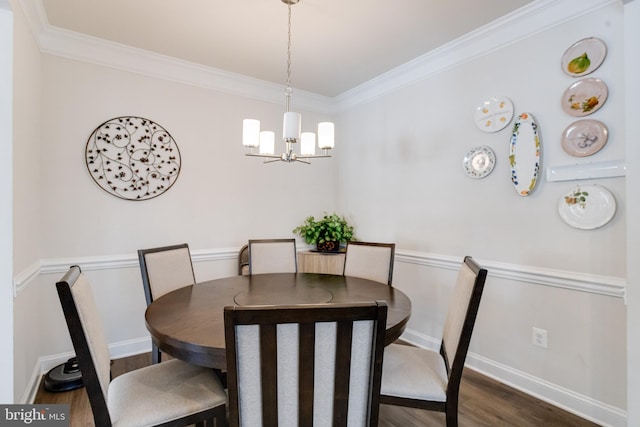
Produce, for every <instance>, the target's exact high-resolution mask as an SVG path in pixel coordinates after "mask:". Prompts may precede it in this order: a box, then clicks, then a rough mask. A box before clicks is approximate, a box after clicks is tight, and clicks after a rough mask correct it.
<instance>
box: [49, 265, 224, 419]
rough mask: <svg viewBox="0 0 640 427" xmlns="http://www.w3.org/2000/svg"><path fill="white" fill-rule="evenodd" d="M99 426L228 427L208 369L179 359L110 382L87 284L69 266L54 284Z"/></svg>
mask: <svg viewBox="0 0 640 427" xmlns="http://www.w3.org/2000/svg"><path fill="white" fill-rule="evenodd" d="M56 288H57V291H58V296H59V298H60V303H61V305H62V310H63V312H64V317H65V320H66V323H67V327H68V329H69V334H70V335H71V341H72V343H73V348H74V350H75V352H76V357H77V359H78V365H79V368H80V371H81V372H82V381H83V384H84V386H85V389H86V391H87V395H88V397H89V403H90V405H91V410H92V412H93V418H94V422H95V425H96V426H97V427H108V426H130V427H134V426H140V427H142V426H158V425H162V426H169V425H171V426H186V425H190V424H194V423H195V424H198V425H204V423H205V421H209V422H210V423H213V425H215V426H224V425H226V415H225V414H226V393H225V390H224V388H223V387H222V385H221V384H220V382H219V380H218V379H217V377H216V375H215V374H214V373H213V371H212V370H211V369H207V368H202V367H198V366H195V365H191V364H189V363H186V362H183V361H181V360H179V359H172V360H169V361H166V362H164V363H158V364H155V365H149V366H146V367H143V368H140V369H137V370H134V371H130V372H127V373H125V374H122V375H120V376H117V377H116V378H114V379H113V380H111V357H110V354H109V347H108V343H107V339H106V336H105V331H104V329H103V326H102V322H101V319H100V315H99V312H98V309H97V306H96V303H95V299H94V297H93V293H92V290H91V285H90V283H89V281H88V280H87V278H86V277H85V276H84V274H83V273H82V272H81V271H80V267H78V266H72V267H71V268H69V270H68V271H67V272H66V273H65V275H64V276H63V277H62V279H61V280H60V281H59V282H57V283H56Z"/></svg>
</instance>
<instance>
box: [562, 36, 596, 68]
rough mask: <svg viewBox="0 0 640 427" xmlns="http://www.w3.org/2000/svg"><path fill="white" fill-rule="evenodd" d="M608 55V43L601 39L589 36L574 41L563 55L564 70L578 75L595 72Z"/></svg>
mask: <svg viewBox="0 0 640 427" xmlns="http://www.w3.org/2000/svg"><path fill="white" fill-rule="evenodd" d="M606 56H607V45H606V44H605V42H603V41H602V40H600V39H597V38H595V37H588V38H586V39H582V40H579V41H577V42H576V43H574V44H573V45H572V46H571V47H569V48H568V49H567V50H566V52H565V53H564V55H562V61H561V64H562V71H564V72H565V73H566V74H568V75H570V76H573V77H577V76H586V75H587V74H591V73H593V72H594V71H595V70H597V69H598V67H599V66H600V65H601V64H602V62H603V61H604V58H605V57H606Z"/></svg>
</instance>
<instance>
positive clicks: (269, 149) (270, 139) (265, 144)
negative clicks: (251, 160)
mask: <svg viewBox="0 0 640 427" xmlns="http://www.w3.org/2000/svg"><path fill="white" fill-rule="evenodd" d="M274 148H275V134H274V133H273V132H271V131H267V130H265V131H262V132H260V154H273V153H274V151H275V150H274Z"/></svg>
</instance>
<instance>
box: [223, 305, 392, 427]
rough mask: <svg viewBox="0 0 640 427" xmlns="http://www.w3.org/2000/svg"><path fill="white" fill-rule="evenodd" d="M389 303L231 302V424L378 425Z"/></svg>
mask: <svg viewBox="0 0 640 427" xmlns="http://www.w3.org/2000/svg"><path fill="white" fill-rule="evenodd" d="M386 318H387V304H386V302H384V301H380V302H371V303H358V304H333V305H332V304H312V305H289V306H253V307H252V306H236V307H225V309H224V326H225V341H226V351H227V381H228V382H227V385H228V393H229V400H228V407H229V424H230V425H231V426H234V427H238V426H243V427H253V426H259V425H263V426H275V425H279V426H300V427H306V426H309V427H310V426H325V425H328V426H334V427H337V426H347V425H349V426H352V425H358V426H377V425H378V411H379V393H380V377H381V369H382V357H383V350H384V336H385V324H386Z"/></svg>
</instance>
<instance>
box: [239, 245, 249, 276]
mask: <svg viewBox="0 0 640 427" xmlns="http://www.w3.org/2000/svg"><path fill="white" fill-rule="evenodd" d="M248 274H249V245H244V246H243V247H241V248H240V251H239V252H238V276H246V275H248Z"/></svg>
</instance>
